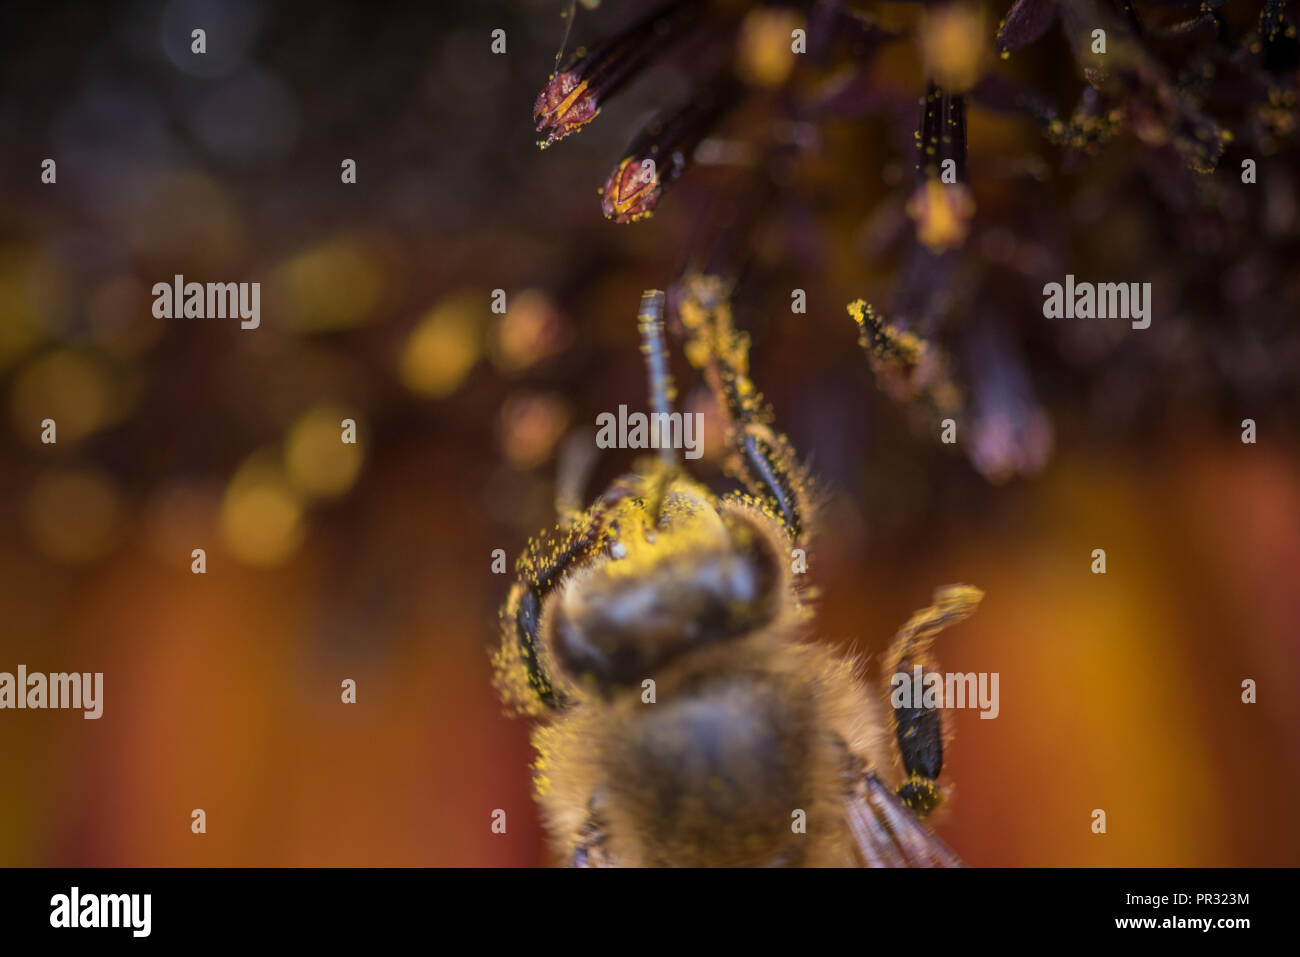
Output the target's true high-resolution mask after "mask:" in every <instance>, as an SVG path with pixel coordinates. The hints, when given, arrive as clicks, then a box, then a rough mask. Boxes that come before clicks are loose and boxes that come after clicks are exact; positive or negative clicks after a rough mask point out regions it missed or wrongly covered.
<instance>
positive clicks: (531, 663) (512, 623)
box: [504, 475, 639, 710]
mask: <svg viewBox="0 0 1300 957" xmlns="http://www.w3.org/2000/svg"><path fill="white" fill-rule="evenodd" d="M638 481H639V480H638V479H637V477H636V476H635V475H626V476H624V477H623V478H621V479H619V480H618V481H616V482H614V484H613V485H611V486H610V487H609V489H608V490H607V491H606V492H605V494H604V495H602V496H601V497H600V498H599V499H598V500H597V501H596V503H595V504H594V505H592V507H591V508H590V509H588V510H587V511H586V512H583V513H580V514H579V515H577V516H576V517H574V518H572V519H571V520H570V522H569V524H568V525H567V528H566V535H565V538H564V539H563V541H562V543H561V544H560V545H559V546H558V547H556V548H553V549H552V550H550V551H549V552H548V551H547V549H546V540H545V539H544V538H543V537H541V536H539V537H537V538H534V539H532V540H531V541H530V542H529V543H528V547H527V548H526V549H525V550H524V554H523V555H522V556H521V557H520V559H519V578H518V579H517V580H516V582H515V584H514V585H513V586H512V587H511V589H510V596H509V598H508V599H507V600H506V605H505V610H504V619H505V627H506V629H507V632H508V634H507V640H513V642H514V644H515V647H517V648H518V651H519V658H520V659H521V660H522V662H523V665H524V668H525V671H526V673H527V678H528V685H529V687H530V688H531V689H532V690H533V691H534V692H535V693H536V694H537V697H538V698H539V699H540V700H541V703H542V704H543V705H544V706H545V707H546V709H547V710H555V709H557V708H559V707H560V705H562V704H563V703H564V702H563V696H562V695H561V694H560V692H559V691H557V690H556V688H555V687H554V685H553V684H552V683H551V679H550V676H549V675H547V673H546V669H545V668H543V667H542V662H541V658H540V655H539V654H538V643H539V641H540V637H539V634H538V630H539V629H540V627H541V617H542V603H543V602H544V601H545V600H546V596H547V595H549V594H550V593H551V590H552V589H553V588H554V587H555V586H556V585H557V584H558V583H559V581H560V579H561V578H563V577H564V573H565V572H567V571H568V570H569V569H570V568H572V567H573V566H574V565H577V564H580V563H581V562H582V561H583V560H585V559H586V557H587V556H588V555H589V554H590V552H591V550H592V549H593V548H595V547H596V546H597V545H599V544H600V542H601V540H602V539H603V538H604V536H605V519H606V515H607V513H608V511H609V509H610V507H611V506H613V505H614V504H615V503H616V502H618V501H619V500H621V499H623V498H627V497H628V496H630V495H633V494H635V491H636V488H637V482H638Z"/></svg>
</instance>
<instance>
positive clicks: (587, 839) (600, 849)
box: [569, 798, 617, 867]
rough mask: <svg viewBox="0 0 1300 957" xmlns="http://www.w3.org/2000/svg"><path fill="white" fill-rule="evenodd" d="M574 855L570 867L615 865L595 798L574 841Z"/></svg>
mask: <svg viewBox="0 0 1300 957" xmlns="http://www.w3.org/2000/svg"><path fill="white" fill-rule="evenodd" d="M572 848H573V856H572V858H571V859H570V861H569V866H570V867H615V866H617V865H615V863H614V858H613V856H612V855H611V854H610V853H609V851H608V850H607V849H606V847H605V831H604V828H603V826H602V825H601V823H600V818H599V817H598V816H597V814H596V800H595V799H594V798H593V799H592V801H591V803H590V805H589V806H588V809H587V819H586V820H585V821H584V822H583V824H582V827H581V828H579V829H578V833H577V834H576V835H574V839H573V842H572Z"/></svg>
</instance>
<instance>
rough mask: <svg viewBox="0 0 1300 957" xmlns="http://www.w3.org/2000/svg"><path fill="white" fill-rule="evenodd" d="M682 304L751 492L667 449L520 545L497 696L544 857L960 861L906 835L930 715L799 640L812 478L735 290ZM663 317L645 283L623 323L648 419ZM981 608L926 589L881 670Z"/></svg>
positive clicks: (925, 648) (936, 751) (660, 408)
mask: <svg viewBox="0 0 1300 957" xmlns="http://www.w3.org/2000/svg"><path fill="white" fill-rule="evenodd" d="M676 292H677V302H676V322H677V327H678V329H679V331H680V333H681V335H682V337H683V339H684V345H685V354H686V357H687V359H688V361H689V362H690V363H691V365H692V366H693V367H695V368H696V369H697V370H699V371H700V372H701V373H702V375H703V376H704V378H705V380H706V381H707V382H708V384H709V387H710V388H711V389H712V391H713V393H714V394H715V396H716V398H717V400H718V404H719V407H720V408H721V409H722V411H723V412H724V415H725V419H726V444H727V448H728V452H729V457H728V463H727V465H728V470H729V472H731V473H732V474H733V475H734V476H735V477H736V478H737V479H738V480H739V482H740V484H741V486H742V487H743V490H741V491H735V492H732V493H728V494H724V495H719V494H716V493H715V492H713V491H712V490H711V489H709V488H708V487H707V486H705V485H704V484H702V483H701V482H699V481H697V480H696V479H694V478H692V477H691V476H690V475H688V474H687V473H686V471H685V469H684V468H683V466H682V464H681V462H680V461H679V460H678V458H677V457H676V455H675V454H674V453H673V451H672V450H671V449H660V452H659V455H658V456H654V457H647V458H645V459H643V460H641V461H639V462H637V463H635V466H634V470H633V471H632V472H630V473H628V474H626V475H624V476H622V477H621V478H619V479H617V480H616V481H615V482H614V483H613V484H612V485H611V486H610V487H609V488H608V489H607V490H606V491H605V492H604V493H603V494H602V495H600V496H599V497H598V498H597V499H596V500H595V502H594V503H593V504H592V505H591V506H590V507H589V508H587V509H585V510H579V509H577V508H571V509H569V510H567V511H566V513H565V514H562V515H561V517H560V521H559V524H558V525H557V528H556V529H555V530H553V532H552V533H550V534H547V535H542V536H539V537H537V538H535V539H534V540H533V541H532V542H530V543H529V546H528V548H527V549H526V550H525V552H524V554H523V555H522V556H521V558H520V560H519V563H518V569H517V571H518V580H517V581H516V583H515V584H514V586H513V587H512V588H511V590H510V594H509V597H508V598H507V601H506V603H505V605H504V606H503V608H502V614H501V630H502V639H501V644H500V647H499V648H498V650H497V652H496V653H495V655H494V666H495V674H496V684H497V687H498V690H499V691H500V693H501V695H502V698H503V700H504V701H505V702H506V703H507V705H509V706H510V707H512V708H513V709H514V710H516V711H518V712H521V713H523V714H526V715H529V716H531V717H533V718H535V719H537V724H536V726H535V728H534V730H533V735H532V740H533V745H534V747H535V749H536V753H537V757H536V760H535V762H534V765H533V771H534V787H535V793H536V798H537V801H538V802H539V805H540V807H541V811H542V816H543V819H544V821H545V824H546V827H547V830H548V832H549V834H550V837H551V842H552V846H553V848H554V851H555V853H556V854H557V856H558V857H559V858H560V859H561V860H562V861H564V862H565V863H568V864H571V865H573V866H586V867H592V866H620V867H645V866H684V867H703V866H722V867H741V866H758V867H762V866H873V867H874V866H958V865H959V861H958V858H957V857H956V855H955V854H953V852H952V851H950V850H949V849H948V848H947V847H946V846H944V844H943V843H942V842H940V841H939V840H938V838H936V837H935V836H934V835H933V833H932V832H931V831H930V830H929V829H928V828H927V827H926V826H925V824H923V823H922V819H923V818H924V817H925V816H926V815H927V814H928V813H929V812H930V811H931V810H933V809H934V807H936V806H937V805H938V804H939V803H940V801H941V799H942V796H943V790H942V788H941V787H940V786H939V784H938V783H937V780H936V779H937V778H938V777H939V774H940V772H941V770H942V763H943V734H944V728H943V724H942V718H941V713H940V711H939V710H937V709H933V708H915V709H907V710H903V709H900V710H897V711H894V710H892V709H890V708H889V706H888V702H887V695H886V694H885V692H884V691H883V686H882V687H880V688H877V689H875V690H873V688H872V686H871V685H870V684H869V683H868V681H867V678H866V672H865V666H864V664H863V663H862V662H861V661H860V660H858V659H855V658H854V657H852V656H846V655H844V654H843V653H840V652H838V651H836V650H834V649H832V648H829V647H827V646H825V645H822V644H818V643H816V642H814V641H812V640H810V639H811V637H812V636H811V633H810V631H811V623H812V615H811V612H810V609H809V604H808V602H807V600H806V597H805V596H804V595H803V593H802V591H801V588H800V582H801V581H802V579H803V576H802V575H796V574H794V572H793V568H792V551H793V550H794V549H796V548H801V547H804V546H805V545H806V544H807V536H808V532H807V529H808V527H809V524H810V514H809V512H810V508H811V504H810V499H811V493H810V482H809V478H808V476H807V474H806V472H805V470H804V469H803V467H802V466H801V465H800V463H799V461H798V459H797V458H796V456H795V453H794V450H793V448H792V447H791V444H790V442H789V441H788V440H787V439H786V437H785V436H784V435H782V434H781V433H779V432H777V431H776V430H775V428H774V426H773V422H772V415H771V410H770V409H769V408H768V407H767V405H766V403H765V402H764V400H763V397H762V395H761V394H760V393H759V392H758V391H757V389H756V388H755V387H754V384H753V382H752V381H751V380H750V378H749V368H748V366H749V362H748V352H749V341H748V338H747V337H746V336H745V335H744V334H743V333H739V332H737V331H736V330H735V329H734V328H733V327H732V321H731V312H730V304H729V291H728V290H727V289H726V287H725V286H724V285H723V284H722V283H721V282H720V281H719V280H717V279H713V278H708V277H701V276H694V277H689V278H688V279H687V280H685V281H684V282H683V283H682V285H681V286H680V287H679V288H678V290H677V291H676ZM664 304H665V296H664V294H663V293H662V292H658V291H650V292H647V293H645V295H644V296H643V298H642V303H641V311H640V316H639V327H640V331H641V337H642V352H643V354H644V355H645V358H646V365H647V368H648V370H649V380H650V382H649V391H650V397H651V406H652V408H653V409H654V411H655V412H656V413H664V414H667V413H668V412H669V410H670V408H671V403H672V401H673V399H674V397H675V396H674V391H673V384H672V379H671V377H670V375H669V372H668V363H667V358H666V352H665V346H664V320H663V314H664ZM575 494H576V493H573V492H572V491H571V490H570V491H568V492H566V493H565V494H564V495H563V497H562V500H566V501H572V500H574V499H575ZM557 498H561V496H560V495H557ZM980 597H981V595H980V592H979V591H978V590H977V589H974V588H971V587H969V586H951V587H948V588H944V589H940V590H939V591H938V592H936V594H935V601H934V604H933V605H932V606H930V607H929V608H926V609H924V610H922V611H920V612H918V613H917V614H916V615H915V616H914V617H913V619H912V620H911V621H909V622H908V623H907V625H905V626H904V628H903V629H902V630H901V631H900V632H899V633H898V635H897V636H896V638H895V640H894V643H893V646H892V647H891V649H890V651H889V653H888V654H887V655H886V657H885V659H884V660H885V663H886V664H887V665H888V666H889V667H890V668H891V669H892V668H911V667H913V666H914V665H917V664H920V665H922V666H923V667H924V666H925V665H926V664H927V663H928V662H929V658H928V655H929V648H930V644H931V642H932V641H933V639H934V637H935V635H936V634H937V633H938V632H939V631H940V630H941V629H942V628H944V627H947V626H948V625H951V624H955V623H956V622H958V621H960V620H961V619H963V618H965V617H967V616H968V615H970V614H971V613H972V612H973V611H974V609H975V606H976V604H977V603H978V601H979V599H980ZM880 677H881V678H882V679H885V682H886V683H887V680H888V675H881V676H880Z"/></svg>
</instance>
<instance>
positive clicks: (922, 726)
mask: <svg viewBox="0 0 1300 957" xmlns="http://www.w3.org/2000/svg"><path fill="white" fill-rule="evenodd" d="M983 597H984V593H983V592H981V591H980V590H979V589H978V588H973V587H971V586H970V585H949V586H947V587H944V588H940V589H938V590H936V591H935V593H934V604H932V605H930V606H929V607H928V608H923V609H921V610H920V611H918V612H917V613H916V614H914V615H913V616H912V617H911V619H910V620H909V621H908V622H907V624H905V625H904V626H903V627H902V628H901V629H900V630H899V632H898V634H897V635H895V636H894V641H893V643H892V644H891V645H890V648H889V652H888V653H887V654H886V657H885V665H886V667H885V680H886V685H887V687H892V686H893V684H894V681H895V678H896V676H898V675H902V676H903V677H905V678H906V680H907V681H908V682H912V680H913V676H914V673H915V668H917V667H918V666H919V667H920V668H921V669H922V674H924V673H925V667H926V665H927V664H929V663H930V655H929V650H930V645H931V644H932V643H933V642H934V639H935V637H936V636H937V635H938V634H939V632H941V631H942V630H943V629H944V628H947V627H948V626H949V625H955V624H956V623H957V622H959V621H962V620H964V619H966V618H969V617H970V616H971V615H972V614H974V613H975V608H976V606H977V605H978V604H979V602H980V599H981V598H983ZM921 691H922V689H921V688H919V687H915V686H914V685H913V688H912V700H911V702H910V705H911V706H910V707H895V708H894V709H893V726H894V738H895V740H896V741H897V743H898V753H899V757H901V758H902V761H903V770H904V771H905V772H906V773H907V780H906V781H904V782H903V784H902V786H901V787H900V788H899V789H898V791H897V794H898V798H899V800H901V801H902V802H903V804H905V805H906V806H907V807H908V808H909V809H910V810H911V811H912V812H913V813H914V814H916V815H917V816H918V817H924V816H926V815H927V814H929V813H930V812H931V811H933V810H934V809H935V808H936V807H938V806H939V804H940V802H941V801H942V800H943V790H942V788H940V786H939V784H938V781H937V779H938V777H939V773H940V772H941V771H942V770H943V722H942V718H941V715H940V709H939V708H938V707H925V706H924V702H923V701H918V700H917V699H918V698H920V696H921ZM940 703H942V702H940Z"/></svg>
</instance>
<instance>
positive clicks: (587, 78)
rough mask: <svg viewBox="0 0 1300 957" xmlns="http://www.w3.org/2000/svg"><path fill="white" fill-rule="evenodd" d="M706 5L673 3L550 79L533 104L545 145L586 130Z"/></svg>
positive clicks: (677, 0) (679, 0)
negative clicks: (625, 86)
mask: <svg viewBox="0 0 1300 957" xmlns="http://www.w3.org/2000/svg"><path fill="white" fill-rule="evenodd" d="M703 6H705V5H704V4H700V3H695V2H691V0H670V2H668V3H665V4H663V5H662V6H660V7H658V8H657V9H655V10H654V11H652V12H651V13H650V14H648V15H647V16H645V17H644V18H642V19H641V20H639V21H638V22H636V23H634V24H632V26H630V27H628V28H627V29H626V30H624V31H623V32H621V33H619V34H617V35H616V36H614V37H612V38H610V39H609V40H606V41H605V42H604V43H601V44H599V45H597V46H596V47H595V48H594V49H592V50H591V52H589V53H586V54H585V55H580V56H578V57H577V59H576V60H575V62H573V63H572V64H571V65H570V66H569V67H567V68H566V69H564V70H562V71H561V72H559V73H556V74H554V75H552V76H551V78H550V79H549V80H547V82H546V86H544V87H543V88H542V91H541V93H539V94H538V95H537V100H536V101H535V102H534V104H533V120H534V121H535V122H536V123H537V132H538V133H541V134H544V136H545V138H544V139H541V140H538V142H537V145H538V146H539V147H540V148H542V149H546V147H548V146H551V145H553V144H555V143H558V142H559V141H560V140H562V139H564V138H565V137H566V136H569V135H570V134H571V133H575V132H577V131H578V130H580V129H582V128H583V127H584V126H586V125H587V124H588V123H590V122H591V121H592V120H593V119H595V118H596V116H597V114H599V113H600V110H601V108H602V107H603V106H604V105H605V104H606V103H607V102H608V101H609V98H610V97H611V96H613V95H614V94H615V93H616V92H618V90H619V89H620V88H621V87H622V86H624V85H625V84H626V83H627V82H628V81H629V80H631V79H632V78H633V77H635V76H636V75H637V74H638V73H639V72H640V71H641V70H642V69H644V68H645V67H646V66H647V65H648V64H649V63H650V62H651V60H653V59H654V57H655V56H656V55H658V54H659V53H660V52H662V51H663V50H664V49H665V48H666V47H668V46H669V44H671V43H672V41H673V40H675V39H676V38H677V37H679V36H680V35H681V34H682V32H683V31H684V30H685V29H686V28H687V27H689V26H690V25H691V24H692V23H694V22H695V20H696V19H697V17H698V15H699V13H700V9H701V8H702V7H703Z"/></svg>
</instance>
